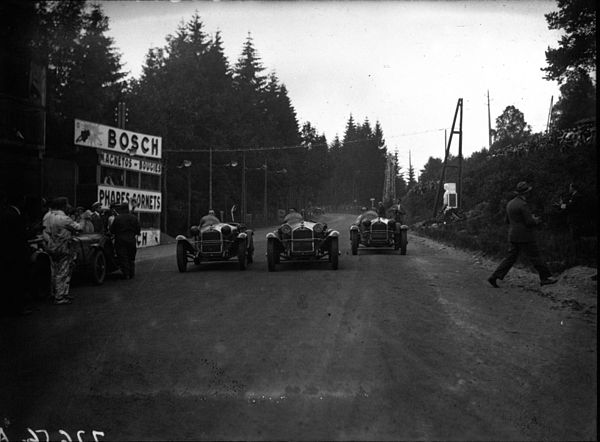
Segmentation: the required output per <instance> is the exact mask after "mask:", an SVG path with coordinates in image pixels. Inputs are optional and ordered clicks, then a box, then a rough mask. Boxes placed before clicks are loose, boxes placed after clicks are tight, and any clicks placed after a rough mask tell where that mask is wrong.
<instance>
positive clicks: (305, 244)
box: [292, 227, 314, 252]
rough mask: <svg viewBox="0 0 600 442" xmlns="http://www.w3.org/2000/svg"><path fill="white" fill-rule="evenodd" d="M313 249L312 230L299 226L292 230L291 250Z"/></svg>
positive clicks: (309, 250) (310, 250)
mask: <svg viewBox="0 0 600 442" xmlns="http://www.w3.org/2000/svg"><path fill="white" fill-rule="evenodd" d="M313 249H314V243H313V232H312V230H311V229H307V228H303V227H300V228H299V229H296V230H294V231H293V232H292V252H312V251H313Z"/></svg>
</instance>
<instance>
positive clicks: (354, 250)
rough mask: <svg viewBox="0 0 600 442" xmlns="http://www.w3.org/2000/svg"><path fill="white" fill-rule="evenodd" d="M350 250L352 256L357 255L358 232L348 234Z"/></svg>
mask: <svg viewBox="0 0 600 442" xmlns="http://www.w3.org/2000/svg"><path fill="white" fill-rule="evenodd" d="M350 248H351V249H352V254H353V255H356V254H357V253H358V232H350Z"/></svg>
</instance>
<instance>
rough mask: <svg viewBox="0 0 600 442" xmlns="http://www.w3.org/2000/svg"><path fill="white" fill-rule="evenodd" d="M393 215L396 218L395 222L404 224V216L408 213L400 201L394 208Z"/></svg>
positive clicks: (397, 201)
mask: <svg viewBox="0 0 600 442" xmlns="http://www.w3.org/2000/svg"><path fill="white" fill-rule="evenodd" d="M392 213H393V216H394V220H395V221H396V222H397V223H400V224H404V216H405V215H406V211H405V210H404V207H402V205H401V204H400V200H396V204H394V205H393V206H392Z"/></svg>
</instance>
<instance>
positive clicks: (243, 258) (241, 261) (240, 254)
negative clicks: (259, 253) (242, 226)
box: [237, 239, 248, 270]
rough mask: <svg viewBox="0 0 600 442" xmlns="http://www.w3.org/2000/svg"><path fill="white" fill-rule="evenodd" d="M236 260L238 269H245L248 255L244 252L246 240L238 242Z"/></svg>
mask: <svg viewBox="0 0 600 442" xmlns="http://www.w3.org/2000/svg"><path fill="white" fill-rule="evenodd" d="M237 256H238V262H239V265H240V270H246V267H247V265H248V255H247V254H246V240H245V239H243V240H241V241H240V242H239V244H238V255H237Z"/></svg>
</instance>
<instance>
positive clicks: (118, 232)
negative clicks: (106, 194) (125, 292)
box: [110, 203, 141, 279]
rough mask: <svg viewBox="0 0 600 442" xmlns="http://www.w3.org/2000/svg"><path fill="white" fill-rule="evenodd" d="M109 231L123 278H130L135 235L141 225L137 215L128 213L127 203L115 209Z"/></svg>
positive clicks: (133, 274) (135, 251) (133, 273)
mask: <svg viewBox="0 0 600 442" xmlns="http://www.w3.org/2000/svg"><path fill="white" fill-rule="evenodd" d="M110 233H112V234H113V235H114V236H115V252H116V254H117V262H118V263H119V268H120V269H121V272H122V273H123V278H124V279H132V278H133V277H134V276H135V255H136V253H137V244H136V236H138V235H140V234H141V227H140V222H139V220H138V219H137V216H135V215H133V214H132V213H129V205H128V204H127V203H125V204H122V205H121V206H119V208H118V209H117V215H116V216H115V219H114V221H113V222H112V224H111V226H110Z"/></svg>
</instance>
